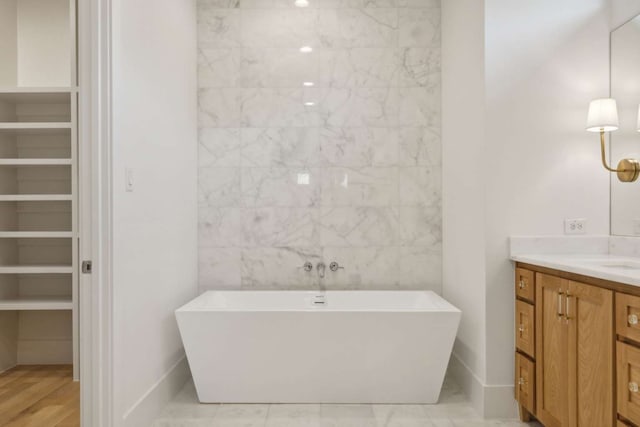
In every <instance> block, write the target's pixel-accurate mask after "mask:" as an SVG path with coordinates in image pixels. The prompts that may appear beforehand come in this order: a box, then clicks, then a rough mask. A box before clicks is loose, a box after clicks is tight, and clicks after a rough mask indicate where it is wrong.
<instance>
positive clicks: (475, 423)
mask: <svg viewBox="0 0 640 427" xmlns="http://www.w3.org/2000/svg"><path fill="white" fill-rule="evenodd" d="M152 427H542V426H541V425H540V424H538V423H535V422H534V423H529V424H526V423H520V422H519V421H518V420H484V419H482V418H481V417H480V416H479V415H478V414H477V413H476V412H475V410H474V409H473V407H472V406H471V404H470V403H469V401H468V399H467V398H466V396H465V395H464V393H462V391H461V390H460V388H459V387H458V386H457V385H456V384H455V383H454V382H453V381H451V380H450V379H446V380H445V383H444V386H443V389H442V393H441V395H440V403H438V404H436V405H290V404H286V405H277V404H273V405H266V404H265V405H228V404H223V405H216V404H199V403H198V397H197V394H196V390H195V387H194V386H193V382H189V383H188V384H187V385H186V386H185V387H184V389H183V390H182V391H181V392H180V393H179V394H178V395H177V396H176V397H175V398H174V399H173V400H172V401H171V402H170V403H169V404H168V405H167V406H166V407H165V408H164V410H163V411H162V413H161V415H160V416H159V418H158V419H157V420H156V421H155V422H154V424H153V426H152Z"/></svg>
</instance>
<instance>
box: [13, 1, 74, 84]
mask: <svg viewBox="0 0 640 427" xmlns="http://www.w3.org/2000/svg"><path fill="white" fill-rule="evenodd" d="M17 5H18V6H17V14H18V19H17V23H18V26H17V42H18V46H17V64H18V69H17V73H18V76H17V83H18V86H70V85H71V79H70V76H71V47H72V45H71V43H72V40H71V31H70V30H71V22H70V18H71V17H70V15H69V13H70V12H69V0H44V1H43V0H20V1H18V2H17Z"/></svg>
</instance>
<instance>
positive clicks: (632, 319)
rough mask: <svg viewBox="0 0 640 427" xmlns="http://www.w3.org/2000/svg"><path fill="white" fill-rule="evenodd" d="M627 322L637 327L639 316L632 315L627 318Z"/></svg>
mask: <svg viewBox="0 0 640 427" xmlns="http://www.w3.org/2000/svg"><path fill="white" fill-rule="evenodd" d="M627 322H629V324H630V325H637V324H638V316H637V315H635V314H630V315H629V317H627Z"/></svg>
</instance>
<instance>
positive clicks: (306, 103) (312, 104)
mask: <svg viewBox="0 0 640 427" xmlns="http://www.w3.org/2000/svg"><path fill="white" fill-rule="evenodd" d="M304 105H305V106H307V107H313V106H314V105H316V103H315V102H313V101H309V102H305V103H304Z"/></svg>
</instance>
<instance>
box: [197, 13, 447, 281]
mask: <svg viewBox="0 0 640 427" xmlns="http://www.w3.org/2000/svg"><path fill="white" fill-rule="evenodd" d="M198 38H199V42H198V44H199V46H198V50H199V59H198V61H199V63H198V69H199V268H200V287H201V290H205V289H310V288H315V287H317V286H318V285H319V283H320V280H321V279H319V277H318V275H317V273H316V272H315V271H314V272H312V273H307V272H305V271H304V270H303V269H302V268H301V267H302V265H303V264H304V263H305V261H311V262H313V263H314V264H315V263H316V262H318V261H320V260H324V261H325V262H326V263H327V264H328V263H329V262H331V261H337V262H339V263H340V264H341V265H343V266H344V267H345V268H344V270H339V271H338V272H336V273H333V272H327V275H326V277H325V278H324V279H322V282H323V283H324V284H325V285H326V286H327V288H329V289H346V288H348V289H433V290H436V291H440V289H441V257H442V254H441V245H442V236H441V234H442V228H441V169H442V161H441V147H440V116H441V111H440V110H441V109H440V104H441V102H440V91H441V87H440V1H439V0H309V7H306V8H299V7H296V6H295V5H294V0H198ZM303 46H308V47H310V48H311V49H312V51H311V52H306V53H305V52H302V51H301V47H303ZM305 83H307V84H305Z"/></svg>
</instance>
